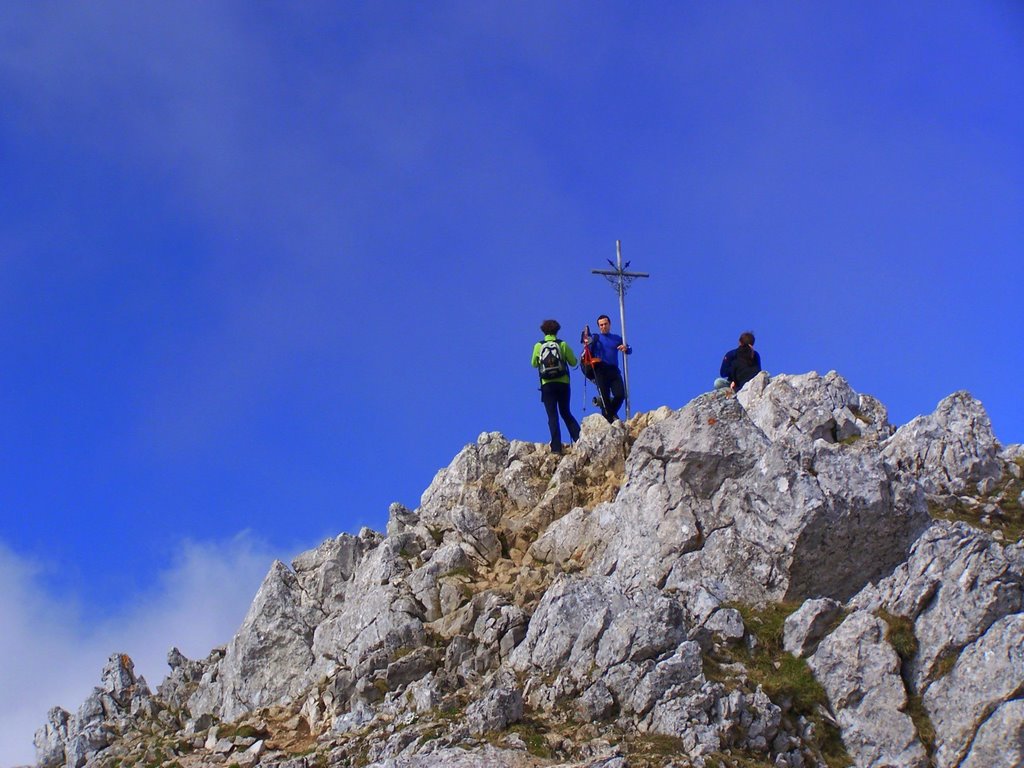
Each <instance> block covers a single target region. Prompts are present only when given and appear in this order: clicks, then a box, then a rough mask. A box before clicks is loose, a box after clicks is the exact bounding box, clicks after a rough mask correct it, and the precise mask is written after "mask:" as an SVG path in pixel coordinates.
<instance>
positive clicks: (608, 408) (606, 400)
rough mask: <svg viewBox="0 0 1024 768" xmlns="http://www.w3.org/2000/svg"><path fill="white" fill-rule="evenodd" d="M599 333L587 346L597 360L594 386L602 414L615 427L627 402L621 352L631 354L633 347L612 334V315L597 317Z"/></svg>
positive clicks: (590, 339) (588, 339) (591, 337)
mask: <svg viewBox="0 0 1024 768" xmlns="http://www.w3.org/2000/svg"><path fill="white" fill-rule="evenodd" d="M597 330H598V333H597V335H596V336H590V337H587V338H585V339H584V343H585V344H586V345H587V346H588V347H589V348H590V354H592V355H593V356H594V357H595V358H596V359H595V365H594V383H595V384H597V388H598V389H599V390H600V392H601V403H600V404H601V413H602V414H603V415H604V417H605V418H606V419H607V420H608V423H609V424H611V423H612V422H613V421H615V420H616V419H617V418H618V417H619V408H621V407H622V403H623V402H624V401H625V399H626V387H625V385H624V384H623V383H622V372H621V371H620V370H619V352H621V353H622V354H624V355H631V354H633V348H632V347H631V346H629V345H628V344H625V343H623V341H622V337H621V336H619V335H618V334H617V333H612V321H611V318H609V317H608V315H601V316H600V317H598V318H597ZM598 361H599V362H598Z"/></svg>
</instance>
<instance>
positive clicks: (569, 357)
mask: <svg viewBox="0 0 1024 768" xmlns="http://www.w3.org/2000/svg"><path fill="white" fill-rule="evenodd" d="M562 357H564V358H565V362H566V364H567V365H569V366H571V367H573V368H575V367H576V363H577V362H578V361H577V360H576V355H575V354H573V351H572V348H571V347H570V346H569V345H568V344H566V343H565V342H564V341H563V342H562Z"/></svg>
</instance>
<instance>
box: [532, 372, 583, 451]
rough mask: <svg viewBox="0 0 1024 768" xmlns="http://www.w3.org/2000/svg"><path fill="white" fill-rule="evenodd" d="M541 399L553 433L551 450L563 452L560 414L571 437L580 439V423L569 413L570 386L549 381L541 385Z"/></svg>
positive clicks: (561, 382) (560, 382)
mask: <svg viewBox="0 0 1024 768" xmlns="http://www.w3.org/2000/svg"><path fill="white" fill-rule="evenodd" d="M540 399H541V400H542V401H543V403H544V410H546V411H547V412H548V429H549V430H550V431H551V450H552V451H555V452H556V453H558V452H560V451H561V450H562V430H561V429H559V425H558V414H559V413H561V414H562V421H564V422H565V426H566V428H567V429H568V430H569V437H570V438H571V439H572V440H573V441H576V440H579V439H580V423H579V422H578V421H576V419H574V418H573V415H572V414H571V413H569V385H568V384H566V383H565V382H563V381H548V382H545V383H544V384H542V385H541V388H540Z"/></svg>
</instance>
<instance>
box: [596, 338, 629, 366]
mask: <svg viewBox="0 0 1024 768" xmlns="http://www.w3.org/2000/svg"><path fill="white" fill-rule="evenodd" d="M621 343H622V337H621V336H619V335H618V334H617V333H599V334H597V335H596V336H591V337H590V354H592V355H593V356H594V357H596V358H598V359H599V360H601V362H603V363H606V364H608V365H610V366H612V367H613V368H618V367H619V345H620V344H621ZM626 354H627V355H631V354H633V347H632V346H627V347H626Z"/></svg>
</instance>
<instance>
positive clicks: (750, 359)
mask: <svg viewBox="0 0 1024 768" xmlns="http://www.w3.org/2000/svg"><path fill="white" fill-rule="evenodd" d="M736 359H737V360H742V361H743V362H744V363H745V364H747V365H753V364H754V348H753V347H751V346H750V345H749V344H740V346H739V348H738V349H737V350H736Z"/></svg>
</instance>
